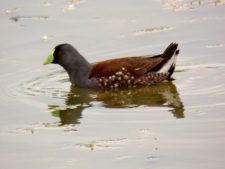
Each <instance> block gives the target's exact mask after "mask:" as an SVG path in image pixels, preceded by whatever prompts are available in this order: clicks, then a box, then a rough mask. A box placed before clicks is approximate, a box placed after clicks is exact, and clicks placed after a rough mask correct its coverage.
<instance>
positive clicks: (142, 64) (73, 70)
mask: <svg viewBox="0 0 225 169" xmlns="http://www.w3.org/2000/svg"><path fill="white" fill-rule="evenodd" d="M178 54H179V50H178V44H177V43H171V44H170V45H169V46H168V47H167V48H166V49H165V51H164V52H163V53H162V54H159V55H154V56H150V55H147V56H134V57H123V58H115V59H110V60H105V61H101V62H98V63H94V64H91V63H89V62H88V61H87V60H86V59H85V58H84V57H83V56H82V55H81V54H80V53H79V52H78V51H77V50H76V49H75V48H74V47H73V46H72V45H71V44H66V43H65V44H60V45H57V46H56V47H55V48H54V50H53V51H52V53H51V54H50V55H49V56H48V57H47V59H46V60H45V61H44V62H43V64H44V65H46V64H50V63H53V64H59V65H61V66H62V67H63V68H64V69H65V70H66V72H67V73H68V75H69V78H70V81H71V83H72V84H73V85H75V86H77V87H81V88H120V87H123V88H125V87H136V86H143V85H151V84H155V83H159V82H162V81H166V80H170V79H171V75H172V74H173V72H174V69H175V65H176V57H177V55H178Z"/></svg>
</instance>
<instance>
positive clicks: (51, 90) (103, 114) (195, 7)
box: [0, 0, 225, 169]
mask: <svg viewBox="0 0 225 169" xmlns="http://www.w3.org/2000/svg"><path fill="white" fill-rule="evenodd" d="M0 4H1V6H0V11H1V14H0V18H1V25H0V32H1V45H0V48H1V50H0V64H1V68H0V69H1V71H0V72H1V73H0V78H1V83H0V91H1V92H0V107H1V111H0V117H1V118H0V164H1V167H0V168H2V169H12V168H18V169H25V168H32V169H40V168H42V169H45V168H46V169H49V168H54V169H63V168H65V169H70V168H71V169H72V168H73V169H74V168H79V169H93V168H112V169H115V168H116V169H125V168H129V169H152V168H167V169H169V168H171V169H180V168H182V169H192V168H197V169H200V168H204V169H211V168H216V169H223V168H224V166H225V160H224V156H225V131H224V129H225V111H224V109H225V59H224V57H225V55H224V54H225V32H224V30H225V5H224V4H225V1H223V0H212V1H203V0H199V1H180V0H169V1H166V0H165V1H161V0H158V1H154V0H152V1H151V0H142V1H128V0H123V1H117V0H116V1H103V0H92V1H90V0H85V1H83V0H81V1H78V0H73V1H69V0H68V1H67V0H59V1H46V0H43V1H42V0H39V1H35V2H34V1H32V2H31V1H27V0H21V1H14V0H10V1H5V2H3V1H2V2H0ZM173 41H174V42H178V43H179V45H180V50H181V52H180V55H179V58H178V63H177V68H176V72H175V73H174V76H173V77H174V78H175V80H174V81H172V82H166V83H161V84H157V85H153V86H150V87H143V88H135V89H122V90H88V89H78V88H74V87H71V85H70V82H69V81H68V77H67V74H66V73H65V72H64V70H62V68H61V67H59V66H56V65H50V66H42V65H41V63H42V61H43V59H44V58H45V57H46V56H47V55H48V53H49V52H50V51H51V48H53V47H54V46H55V45H56V44H59V43H63V42H67V43H71V44H73V45H75V46H76V48H77V49H78V50H79V51H80V52H81V53H82V54H83V55H85V56H86V58H87V59H88V60H89V61H90V62H95V61H99V60H104V59H108V58H112V57H120V56H132V55H145V54H157V53H160V52H162V51H163V50H164V48H165V47H166V46H167V45H168V44H169V43H170V42H173Z"/></svg>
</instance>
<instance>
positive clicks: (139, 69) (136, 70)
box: [89, 55, 163, 78]
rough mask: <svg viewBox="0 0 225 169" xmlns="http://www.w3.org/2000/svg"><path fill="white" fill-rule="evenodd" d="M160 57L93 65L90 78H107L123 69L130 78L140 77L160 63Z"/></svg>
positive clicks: (111, 61) (112, 61)
mask: <svg viewBox="0 0 225 169" xmlns="http://www.w3.org/2000/svg"><path fill="white" fill-rule="evenodd" d="M162 60H163V58H162V57H160V55H159V56H158V57H157V56H155V57H154V58H151V57H126V58H119V59H111V60H107V61H103V62H99V63H97V64H94V65H93V68H92V71H91V74H90V76H89V77H90V78H91V77H97V78H99V77H108V76H112V75H114V74H116V72H119V71H121V70H122V68H125V69H126V70H127V71H128V72H129V73H130V74H131V75H132V76H134V77H140V76H143V75H144V74H146V73H147V72H149V71H151V69H153V68H154V67H155V66H157V65H158V64H160V63H161V62H162Z"/></svg>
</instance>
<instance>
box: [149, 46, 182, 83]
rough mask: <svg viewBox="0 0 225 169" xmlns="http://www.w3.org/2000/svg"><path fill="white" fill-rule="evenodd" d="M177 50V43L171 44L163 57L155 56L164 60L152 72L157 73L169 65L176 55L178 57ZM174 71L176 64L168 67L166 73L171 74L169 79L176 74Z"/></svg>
mask: <svg viewBox="0 0 225 169" xmlns="http://www.w3.org/2000/svg"><path fill="white" fill-rule="evenodd" d="M177 48H178V44H177V43H171V44H170V45H169V46H168V47H167V48H166V50H165V51H164V52H163V53H162V54H161V55H158V56H155V57H161V58H163V60H162V62H161V63H160V64H158V65H157V66H156V67H154V68H153V69H152V71H155V72H158V71H160V70H161V69H162V68H163V67H164V66H165V65H166V64H167V62H168V61H169V60H170V59H171V58H172V57H173V55H174V54H175V55H178V53H179V50H177ZM174 69H175V63H171V65H170V67H168V70H167V71H166V72H168V73H169V75H168V79H170V77H171V75H172V74H173V72H174ZM164 73H165V72H164Z"/></svg>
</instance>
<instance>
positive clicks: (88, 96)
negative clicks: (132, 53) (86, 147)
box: [48, 82, 184, 125]
mask: <svg viewBox="0 0 225 169" xmlns="http://www.w3.org/2000/svg"><path fill="white" fill-rule="evenodd" d="M94 102H98V103H101V104H99V105H100V106H101V107H105V108H120V109H122V108H134V107H140V106H145V107H148V108H149V109H151V108H153V107H167V108H169V112H171V113H172V114H173V116H174V117H175V118H177V119H179V118H184V106H183V103H182V101H181V99H180V96H179V93H178V91H177V88H176V86H175V85H174V84H173V83H172V82H164V83H160V84H157V85H152V86H147V87H140V88H132V89H117V90H91V89H83V88H76V87H74V86H71V89H70V92H69V94H68V96H67V98H66V100H65V106H64V107H63V108H62V107H60V106H59V105H49V106H48V109H49V110H50V111H51V113H52V115H53V116H55V117H59V118H60V125H65V124H79V123H80V119H81V118H82V112H83V111H84V110H85V109H87V108H91V107H94V106H95V105H94V104H93V103H94ZM99 105H97V106H99Z"/></svg>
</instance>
